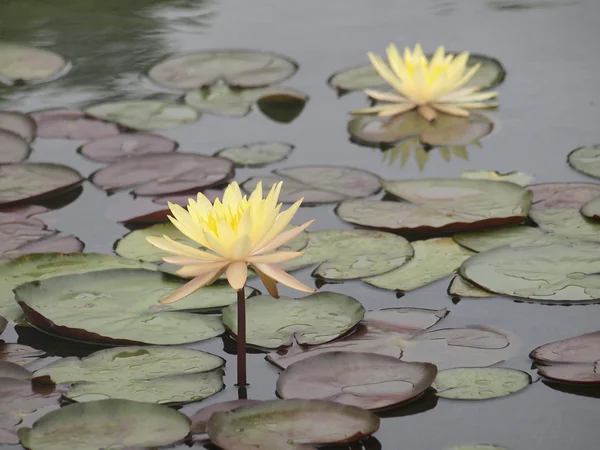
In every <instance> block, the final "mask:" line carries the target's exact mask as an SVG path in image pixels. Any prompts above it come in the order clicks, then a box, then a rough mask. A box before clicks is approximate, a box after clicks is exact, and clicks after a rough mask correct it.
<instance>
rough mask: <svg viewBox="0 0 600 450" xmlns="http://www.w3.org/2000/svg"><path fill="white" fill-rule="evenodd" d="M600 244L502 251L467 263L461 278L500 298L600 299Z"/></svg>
mask: <svg viewBox="0 0 600 450" xmlns="http://www.w3.org/2000/svg"><path fill="white" fill-rule="evenodd" d="M599 251H600V244H597V243H593V242H570V243H552V244H546V245H529V246H520V247H510V246H509V247H499V248H496V249H493V250H490V251H487V252H484V253H479V254H477V255H475V256H472V257H471V258H469V259H468V260H466V261H465V262H464V263H463V265H462V266H461V268H460V275H461V276H463V277H464V278H466V279H467V280H469V281H471V282H473V283H475V284H476V285H478V286H481V287H483V288H484V289H486V290H488V291H491V292H496V293H498V294H504V295H510V296H513V297H520V298H527V299H530V300H539V301H546V302H580V301H589V300H597V299H600V276H599V275H598V273H599V272H600V260H599V259H598V257H597V255H598V252H599Z"/></svg>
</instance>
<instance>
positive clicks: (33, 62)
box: [0, 42, 67, 86]
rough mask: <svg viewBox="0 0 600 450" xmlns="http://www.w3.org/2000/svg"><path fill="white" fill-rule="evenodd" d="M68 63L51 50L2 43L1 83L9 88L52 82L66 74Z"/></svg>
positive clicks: (0, 57)
mask: <svg viewBox="0 0 600 450" xmlns="http://www.w3.org/2000/svg"><path fill="white" fill-rule="evenodd" d="M66 69H67V61H66V60H65V59H64V58H63V57H62V56H60V55H57V54H56V53H53V52H51V51H50V50H46V49H42V48H37V47H29V46H26V45H19V44H12V43H8V42H2V43H0V83H4V84H7V85H9V86H12V85H17V84H23V83H43V82H46V81H51V80H53V79H55V78H57V77H58V76H60V75H62V74H63V73H65V72H66Z"/></svg>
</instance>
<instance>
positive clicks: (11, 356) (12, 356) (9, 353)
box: [0, 319, 45, 366]
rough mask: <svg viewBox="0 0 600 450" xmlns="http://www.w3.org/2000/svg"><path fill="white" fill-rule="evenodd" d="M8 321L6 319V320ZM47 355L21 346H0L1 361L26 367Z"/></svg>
mask: <svg viewBox="0 0 600 450" xmlns="http://www.w3.org/2000/svg"><path fill="white" fill-rule="evenodd" d="M5 320H6V319H5ZM44 355H45V353H44V352H43V351H41V350H36V349H35V348H32V347H29V346H27V345H21V344H0V361H4V362H9V363H12V364H17V365H19V366H26V365H27V364H30V363H32V362H34V361H37V360H38V359H39V358H41V357H42V356H44Z"/></svg>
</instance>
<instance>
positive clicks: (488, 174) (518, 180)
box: [460, 170, 533, 186]
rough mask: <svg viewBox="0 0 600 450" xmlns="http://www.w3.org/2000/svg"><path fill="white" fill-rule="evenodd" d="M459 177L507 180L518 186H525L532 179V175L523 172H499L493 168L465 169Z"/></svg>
mask: <svg viewBox="0 0 600 450" xmlns="http://www.w3.org/2000/svg"><path fill="white" fill-rule="evenodd" d="M460 177H461V178H466V179H469V180H493V181H508V182H509V183H515V184H518V185H519V186H527V185H529V184H531V182H532V181H533V176H532V175H529V174H528V173H523V172H507V173H500V172H497V171H495V170H467V171H465V172H462V173H461V174H460Z"/></svg>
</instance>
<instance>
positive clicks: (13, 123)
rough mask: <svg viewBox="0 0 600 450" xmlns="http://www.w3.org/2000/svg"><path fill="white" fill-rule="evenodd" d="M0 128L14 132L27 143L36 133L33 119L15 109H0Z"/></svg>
mask: <svg viewBox="0 0 600 450" xmlns="http://www.w3.org/2000/svg"><path fill="white" fill-rule="evenodd" d="M0 129H2V130H6V131H10V132H12V133H14V134H16V135H17V136H19V137H21V138H23V139H24V140H25V141H26V142H28V143H29V142H31V141H33V140H34V139H35V135H36V123H35V120H33V119H32V118H31V116H29V115H27V114H23V113H21V112H17V111H0Z"/></svg>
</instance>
